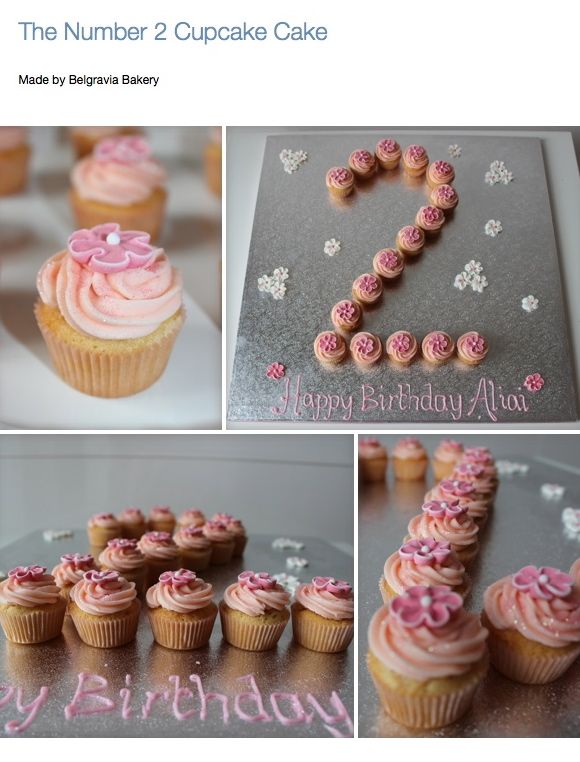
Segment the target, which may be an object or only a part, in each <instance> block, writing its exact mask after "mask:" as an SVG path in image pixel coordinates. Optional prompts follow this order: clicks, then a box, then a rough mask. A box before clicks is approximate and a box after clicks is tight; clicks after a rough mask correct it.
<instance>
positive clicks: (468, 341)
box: [457, 331, 489, 365]
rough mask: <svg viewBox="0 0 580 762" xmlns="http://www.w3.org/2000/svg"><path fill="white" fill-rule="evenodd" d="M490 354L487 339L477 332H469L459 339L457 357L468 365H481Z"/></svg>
mask: <svg viewBox="0 0 580 762" xmlns="http://www.w3.org/2000/svg"><path fill="white" fill-rule="evenodd" d="M488 352H489V344H488V341H487V339H486V338H485V336H482V335H481V334H480V333H477V331H468V332H467V333H464V334H462V335H461V336H460V337H459V338H458V339H457V357H458V358H459V359H460V360H461V362H464V363H465V364H466V365H479V364H480V363H481V362H483V361H484V360H485V358H486V357H487V353H488Z"/></svg>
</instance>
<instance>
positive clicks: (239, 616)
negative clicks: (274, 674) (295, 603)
mask: <svg viewBox="0 0 580 762" xmlns="http://www.w3.org/2000/svg"><path fill="white" fill-rule="evenodd" d="M289 603H290V595H289V594H288V593H287V592H286V590H284V588H283V587H282V585H280V584H279V583H278V582H276V580H275V579H274V578H273V577H271V576H270V575H269V574H268V573H267V572H257V573H256V572H253V571H245V572H242V573H241V574H239V575H238V581H237V582H234V583H233V584H232V585H229V586H228V587H226V589H225V591H224V597H223V600H222V601H221V603H220V605H219V611H220V619H221V623H222V633H223V636H224V639H225V640H226V641H227V642H228V643H229V644H230V645H232V646H236V648H241V649H242V650H244V651H268V650H270V649H271V648H274V647H275V646H276V643H277V642H278V641H279V640H280V637H281V635H282V633H283V632H284V628H285V627H286V624H287V622H288V619H290V612H289V610H288V604H289Z"/></svg>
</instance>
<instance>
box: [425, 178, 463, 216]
mask: <svg viewBox="0 0 580 762" xmlns="http://www.w3.org/2000/svg"><path fill="white" fill-rule="evenodd" d="M429 201H430V202H431V203H432V204H433V206H436V207H438V208H439V209H441V210H442V211H444V212H447V214H449V213H450V212H452V211H453V210H454V209H455V207H456V206H457V204H458V203H459V196H458V195H457V191H456V190H455V188H454V187H453V186H452V185H437V186H436V187H435V188H433V190H432V191H431V193H430V194H429Z"/></svg>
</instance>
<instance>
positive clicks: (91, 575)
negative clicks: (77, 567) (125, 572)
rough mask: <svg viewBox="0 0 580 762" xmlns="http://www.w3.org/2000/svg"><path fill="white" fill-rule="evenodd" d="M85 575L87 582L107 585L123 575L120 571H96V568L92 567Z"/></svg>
mask: <svg viewBox="0 0 580 762" xmlns="http://www.w3.org/2000/svg"><path fill="white" fill-rule="evenodd" d="M83 576H84V579H85V580H86V581H87V582H92V583H93V584H95V585H101V586H105V587H106V586H107V585H109V584H112V583H113V582H117V580H118V579H119V577H120V576H121V575H120V574H119V572H118V571H96V570H95V569H91V570H90V571H87V572H85V573H84V575H83Z"/></svg>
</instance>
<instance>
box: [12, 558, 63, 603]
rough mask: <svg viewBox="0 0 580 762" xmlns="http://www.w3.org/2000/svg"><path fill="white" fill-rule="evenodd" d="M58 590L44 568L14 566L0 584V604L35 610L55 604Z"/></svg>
mask: <svg viewBox="0 0 580 762" xmlns="http://www.w3.org/2000/svg"><path fill="white" fill-rule="evenodd" d="M58 600H60V590H59V588H58V586H57V584H56V581H55V579H54V577H53V576H52V574H47V573H46V567H44V566H36V565H31V566H16V567H15V568H14V569H10V571H9V572H8V577H7V578H6V579H5V580H4V581H3V582H0V603H3V604H8V605H13V606H24V607H25V608H29V609H31V608H35V607H36V606H45V605H47V604H52V603H56V602H57V601H58Z"/></svg>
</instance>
